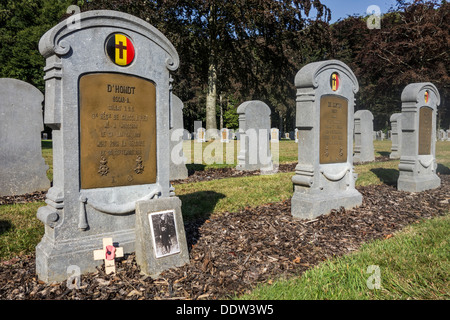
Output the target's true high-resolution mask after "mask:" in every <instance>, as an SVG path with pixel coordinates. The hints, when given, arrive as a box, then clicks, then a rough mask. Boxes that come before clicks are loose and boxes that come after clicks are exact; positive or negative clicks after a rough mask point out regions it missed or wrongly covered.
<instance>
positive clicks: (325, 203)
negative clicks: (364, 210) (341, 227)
mask: <svg viewBox="0 0 450 320" xmlns="http://www.w3.org/2000/svg"><path fill="white" fill-rule="evenodd" d="M361 204H362V195H361V193H359V192H358V191H357V190H356V189H350V190H348V191H345V192H339V194H335V195H333V194H330V193H327V194H323V193H320V194H308V193H301V192H294V196H293V197H292V199H291V214H292V216H293V217H294V218H297V219H308V220H309V219H314V218H316V217H318V216H321V215H325V214H329V213H330V212H331V210H333V209H336V210H339V208H340V207H344V208H345V209H352V208H355V207H357V206H360V205H361Z"/></svg>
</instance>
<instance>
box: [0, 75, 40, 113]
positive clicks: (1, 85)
mask: <svg viewBox="0 0 450 320" xmlns="http://www.w3.org/2000/svg"><path fill="white" fill-rule="evenodd" d="M1 91H5V93H7V94H8V96H11V95H13V94H17V95H20V96H23V93H24V92H27V95H28V96H31V97H32V101H36V99H37V97H39V100H40V101H39V102H38V103H37V104H36V105H37V106H39V104H40V103H42V101H43V100H44V95H43V94H42V92H41V91H40V90H39V89H38V88H36V87H35V86H33V85H32V84H29V83H28V82H25V81H22V80H18V79H12V78H0V92H1Z"/></svg>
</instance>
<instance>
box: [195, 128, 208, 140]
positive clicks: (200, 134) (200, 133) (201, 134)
mask: <svg viewBox="0 0 450 320" xmlns="http://www.w3.org/2000/svg"><path fill="white" fill-rule="evenodd" d="M196 137H197V142H206V129H205V128H198V129H197V131H196Z"/></svg>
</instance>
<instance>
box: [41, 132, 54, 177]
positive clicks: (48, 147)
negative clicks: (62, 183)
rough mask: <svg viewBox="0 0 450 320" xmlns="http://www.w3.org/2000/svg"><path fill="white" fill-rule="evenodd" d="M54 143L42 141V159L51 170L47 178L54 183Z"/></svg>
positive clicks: (48, 171)
mask: <svg viewBox="0 0 450 320" xmlns="http://www.w3.org/2000/svg"><path fill="white" fill-rule="evenodd" d="M52 146H53V143H52V140H42V143H41V147H42V157H43V158H44V160H45V163H46V164H48V166H49V168H48V170H47V178H48V179H49V180H50V181H52V180H53V149H52Z"/></svg>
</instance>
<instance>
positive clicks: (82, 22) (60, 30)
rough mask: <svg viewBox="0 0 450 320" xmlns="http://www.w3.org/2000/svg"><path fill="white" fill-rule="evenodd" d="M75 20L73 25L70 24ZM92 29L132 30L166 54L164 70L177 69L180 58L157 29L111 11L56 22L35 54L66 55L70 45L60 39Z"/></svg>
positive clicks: (94, 11) (95, 12)
mask: <svg viewBox="0 0 450 320" xmlns="http://www.w3.org/2000/svg"><path fill="white" fill-rule="evenodd" d="M73 20H76V22H77V25H76V26H74V25H73V23H72V21H73ZM95 27H113V28H117V29H120V28H122V29H125V30H132V31H133V32H136V33H139V34H141V35H142V36H144V37H146V38H148V39H149V40H151V41H153V42H154V43H156V44H157V45H158V46H160V47H161V48H162V49H163V50H164V51H165V52H166V53H167V54H168V56H169V57H168V58H167V60H166V65H167V68H168V69H169V70H171V71H174V70H176V69H178V66H179V64H180V59H179V56H178V53H177V51H176V49H175V47H174V46H173V45H172V43H171V42H170V41H169V40H168V39H167V38H166V36H164V34H162V33H161V32H160V31H159V30H158V29H156V28H155V27H154V26H152V25H151V24H149V23H148V22H146V21H144V20H142V19H140V18H137V17H135V16H133V15H130V14H128V13H123V12H119V11H112V10H93V11H86V12H82V13H78V14H76V15H74V16H71V17H69V18H67V19H66V20H64V21H62V22H60V23H59V24H57V25H56V26H54V27H53V28H52V29H50V30H49V31H47V32H46V33H45V34H44V35H43V36H42V38H41V40H40V41H39V51H40V53H41V54H42V55H43V56H44V57H45V58H48V57H50V56H52V55H54V54H56V55H58V56H64V55H66V54H68V53H69V52H70V49H71V47H70V44H69V43H67V41H65V40H64V39H65V38H66V36H69V35H71V34H73V33H75V32H78V31H80V30H83V29H88V28H95Z"/></svg>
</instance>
